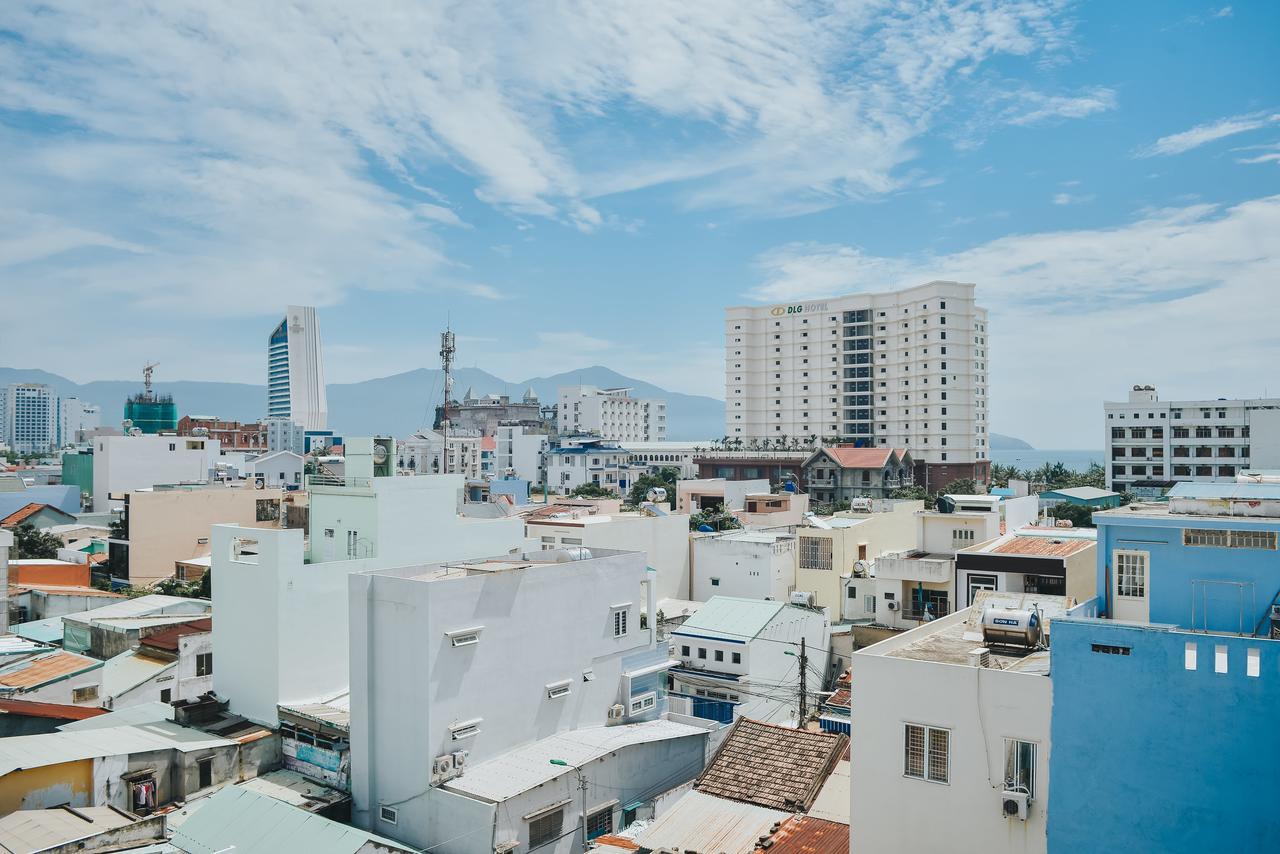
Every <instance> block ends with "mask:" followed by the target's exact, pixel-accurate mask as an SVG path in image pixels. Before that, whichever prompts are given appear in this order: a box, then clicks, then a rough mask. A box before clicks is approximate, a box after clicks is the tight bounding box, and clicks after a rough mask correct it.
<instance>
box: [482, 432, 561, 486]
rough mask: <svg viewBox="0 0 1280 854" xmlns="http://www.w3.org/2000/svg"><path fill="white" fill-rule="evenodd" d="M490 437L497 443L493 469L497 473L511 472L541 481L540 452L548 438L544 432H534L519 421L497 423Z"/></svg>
mask: <svg viewBox="0 0 1280 854" xmlns="http://www.w3.org/2000/svg"><path fill="white" fill-rule="evenodd" d="M494 440H495V441H496V443H497V448H496V449H495V455H494V469H495V474H496V475H497V476H498V477H505V476H506V475H507V474H511V475H513V476H515V477H518V478H519V479H521V480H527V481H529V482H530V483H541V482H542V469H543V454H544V453H546V450H547V442H548V437H547V435H546V434H545V433H534V432H532V431H531V430H530V429H529V428H528V427H525V426H523V425H520V424H499V425H498V429H497V430H496V431H495V433H494Z"/></svg>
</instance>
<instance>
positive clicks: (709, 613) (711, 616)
mask: <svg viewBox="0 0 1280 854" xmlns="http://www.w3.org/2000/svg"><path fill="white" fill-rule="evenodd" d="M785 604H786V603H784V602H773V601H769V600H766V599H738V598H736V597H733V596H712V597H711V599H710V601H708V602H707V604H705V605H703V606H702V607H701V608H699V609H698V613H696V614H694V615H693V616H692V617H690V618H689V619H687V620H685V622H684V625H682V626H681V627H680V628H679V629H677V630H676V631H675V632H673V634H677V635H678V634H698V635H704V636H716V635H723V636H724V637H725V638H726V639H728V640H747V639H749V638H754V637H755V636H756V635H758V634H760V631H761V630H762V629H764V627H765V626H767V625H768V624H769V621H770V620H772V619H773V618H774V616H775V615H776V614H777V613H778V611H780V610H782V608H783V606H784V605H785Z"/></svg>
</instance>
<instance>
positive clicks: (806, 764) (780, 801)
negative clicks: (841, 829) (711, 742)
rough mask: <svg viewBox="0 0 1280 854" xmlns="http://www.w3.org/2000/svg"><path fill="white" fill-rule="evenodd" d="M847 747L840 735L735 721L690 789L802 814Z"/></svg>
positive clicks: (740, 719)
mask: <svg viewBox="0 0 1280 854" xmlns="http://www.w3.org/2000/svg"><path fill="white" fill-rule="evenodd" d="M848 742H849V739H848V736H845V735H843V734H837V733H828V732H812V731H810V730H798V729H793V728H791V727H785V726H777V725H775V724H766V723H761V722H760V721H753V720H750V719H749V718H738V720H737V721H735V722H734V724H733V728H732V729H730V730H729V734H728V735H726V736H725V738H724V741H723V742H721V744H720V749H719V750H717V751H716V755H715V756H713V757H712V759H711V762H710V763H708V765H707V767H706V769H705V770H704V771H703V772H702V774H701V775H699V777H698V779H697V781H696V782H695V783H694V784H693V788H694V789H695V790H696V791H699V792H703V793H705V794H709V795H716V796H717V797H721V798H729V799H731V800H735V801H746V802H748V803H753V804H758V805H759V806H762V807H771V808H773V809H782V810H795V811H804V810H806V809H808V808H809V805H810V804H812V803H813V801H814V799H815V798H816V797H817V796H818V790H819V789H821V788H822V784H823V783H825V782H826V779H827V776H828V775H829V774H830V773H831V769H832V768H834V767H835V764H836V762H838V761H839V759H840V755H841V754H842V753H843V752H844V748H845V745H846V744H848Z"/></svg>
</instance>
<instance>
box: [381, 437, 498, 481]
mask: <svg viewBox="0 0 1280 854" xmlns="http://www.w3.org/2000/svg"><path fill="white" fill-rule="evenodd" d="M480 445H481V437H480V435H479V434H475V435H461V434H457V433H450V434H449V437H448V439H447V440H446V439H445V437H444V436H442V435H441V434H439V433H437V432H435V431H434V430H423V431H422V432H420V433H418V434H417V435H415V436H411V437H409V438H408V439H405V440H403V441H401V442H398V443H396V468H397V469H398V470H400V471H401V472H403V473H404V474H460V475H462V476H463V477H464V478H466V479H467V480H479V479H480V477H481V475H482V474H483V470H482V468H481V465H480V462H481V461H480Z"/></svg>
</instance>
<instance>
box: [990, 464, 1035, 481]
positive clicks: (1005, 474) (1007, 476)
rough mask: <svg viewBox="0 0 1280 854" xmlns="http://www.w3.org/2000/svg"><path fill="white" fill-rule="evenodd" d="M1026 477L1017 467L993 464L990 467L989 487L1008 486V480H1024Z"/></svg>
mask: <svg viewBox="0 0 1280 854" xmlns="http://www.w3.org/2000/svg"><path fill="white" fill-rule="evenodd" d="M1026 479H1027V475H1026V473H1025V472H1023V471H1021V470H1020V469H1019V468H1018V467H1017V466H1006V465H1001V464H1000V463H994V464H993V465H992V466H991V485H992V486H1008V485H1009V481H1010V480H1026Z"/></svg>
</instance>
